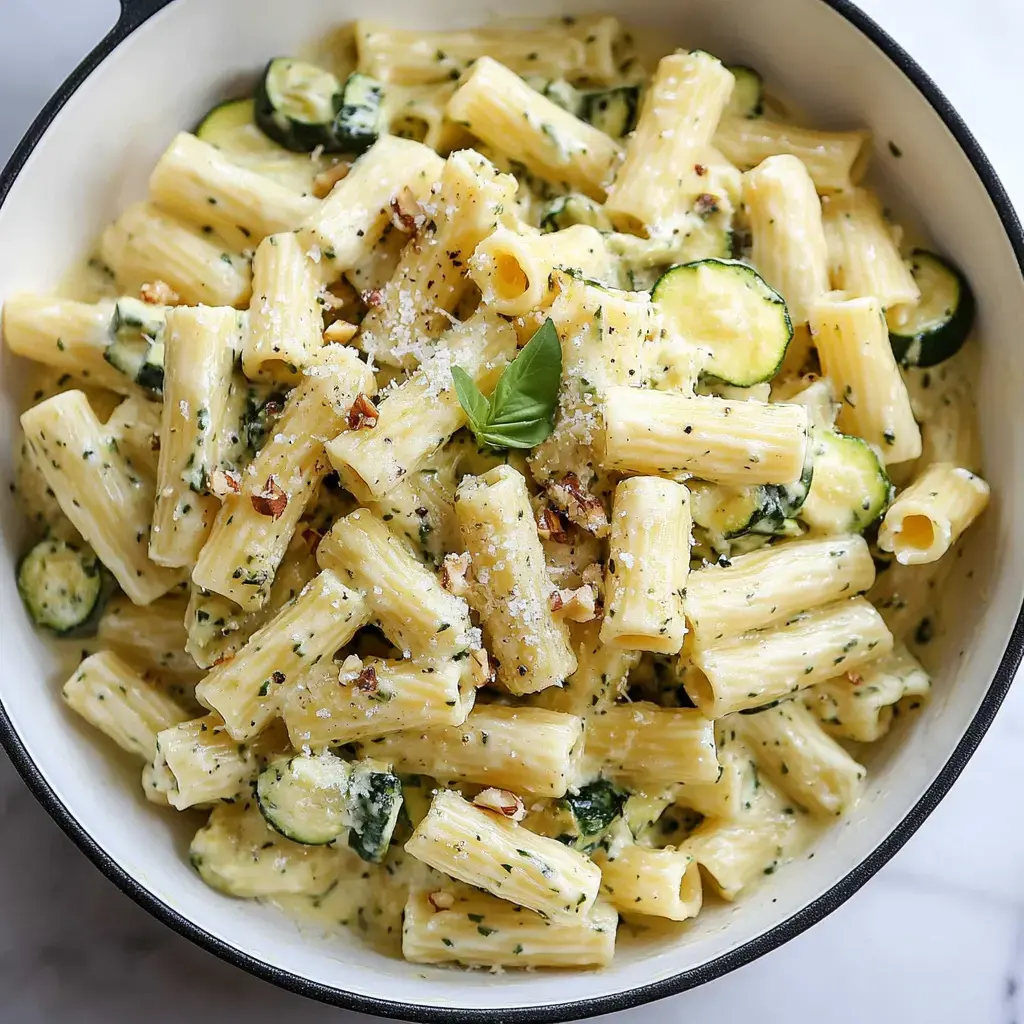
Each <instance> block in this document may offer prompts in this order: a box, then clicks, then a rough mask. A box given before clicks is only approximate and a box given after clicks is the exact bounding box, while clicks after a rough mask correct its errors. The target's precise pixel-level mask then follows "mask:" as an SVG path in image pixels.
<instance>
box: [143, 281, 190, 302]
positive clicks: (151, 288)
mask: <svg viewBox="0 0 1024 1024" xmlns="http://www.w3.org/2000/svg"><path fill="white" fill-rule="evenodd" d="M139 298H140V299H142V301H143V302H148V303H149V304H150V305H151V306H180V305H181V296H180V295H179V294H178V293H177V292H176V291H175V290H174V289H173V288H172V287H171V286H170V285H169V284H168V283H167V282H166V281H161V280H160V279H159V278H157V279H156V280H155V281H147V282H146V283H145V284H144V285H143V286H142V287H141V288H140V289H139Z"/></svg>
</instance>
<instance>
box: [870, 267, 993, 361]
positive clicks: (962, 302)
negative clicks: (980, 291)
mask: <svg viewBox="0 0 1024 1024" xmlns="http://www.w3.org/2000/svg"><path fill="white" fill-rule="evenodd" d="M909 262H910V273H911V274H912V275H913V277H914V280H915V281H916V282H917V286H918V288H920V289H921V301H920V302H919V303H918V304H917V305H916V306H894V307H892V308H891V309H890V310H889V311H888V312H887V313H886V320H887V321H888V324H889V343H890V344H891V345H892V351H893V355H895V356H896V361H897V362H898V363H900V364H901V365H902V366H935V365H936V364H937V363H941V362H942V361H943V360H945V359H949V357H950V356H954V355H956V353H957V352H959V351H960V349H961V348H962V347H963V343H964V342H965V341H966V340H967V336H968V334H970V333H971V327H972V326H973V325H974V311H975V301H974V292H973V291H972V290H971V286H970V284H968V282H967V278H966V277H964V275H963V274H962V273H961V272H960V270H959V269H958V268H957V267H955V266H954V265H953V264H952V263H950V262H949V261H948V260H945V259H943V258H942V257H941V256H936V255H935V253H933V252H927V251H926V250H924V249H915V250H914V251H913V252H912V253H911V254H910V261H909Z"/></svg>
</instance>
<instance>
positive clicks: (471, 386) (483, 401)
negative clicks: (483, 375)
mask: <svg viewBox="0 0 1024 1024" xmlns="http://www.w3.org/2000/svg"><path fill="white" fill-rule="evenodd" d="M452 383H453V384H454V385H455V394H456V395H457V396H458V398H459V402H460V403H461V405H462V408H463V409H465V410H466V415H467V416H468V417H469V427H470V430H472V431H473V433H474V434H476V435H477V436H479V434H480V431H481V430H483V429H484V427H485V426H486V425H487V420H488V419H489V418H490V415H491V403H490V402H489V401H488V400H487V398H486V396H485V395H483V394H482V393H481V391H480V389H479V388H478V387H477V386H476V382H475V381H474V380H473V378H472V377H470V375H469V374H468V373H466V371H465V370H464V369H463V368H462V367H461V366H453V367H452Z"/></svg>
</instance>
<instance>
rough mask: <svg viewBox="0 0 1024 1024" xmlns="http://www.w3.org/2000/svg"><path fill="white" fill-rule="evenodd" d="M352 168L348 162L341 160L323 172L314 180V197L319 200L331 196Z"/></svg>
mask: <svg viewBox="0 0 1024 1024" xmlns="http://www.w3.org/2000/svg"><path fill="white" fill-rule="evenodd" d="M351 167H352V165H351V164H350V163H349V162H348V161H347V160H339V161H338V162H337V163H336V164H331V166H330V167H328V168H326V169H325V170H322V171H321V172H320V173H319V174H317V175H316V177H315V178H313V195H315V196H316V197H317V199H326V198H327V197H328V196H329V195H330V194H331V189H333V188H334V186H335V185H337V184H338V182H339V181H341V179H342V178H344V177H345V176H346V175H347V174H348V172H349V170H350V169H351Z"/></svg>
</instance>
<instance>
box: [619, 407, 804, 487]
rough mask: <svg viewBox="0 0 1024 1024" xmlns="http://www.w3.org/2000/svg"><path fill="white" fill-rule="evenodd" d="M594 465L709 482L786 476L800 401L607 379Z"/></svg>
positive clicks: (798, 456) (790, 478)
mask: <svg viewBox="0 0 1024 1024" xmlns="http://www.w3.org/2000/svg"><path fill="white" fill-rule="evenodd" d="M604 420H605V449H604V458H603V461H602V465H603V466H604V468H605V469H610V470H615V471H616V472H620V473H636V474H642V475H645V476H661V477H667V478H668V479H670V480H672V479H676V480H685V479H686V478H687V477H690V476H694V477H697V478H699V479H701V480H710V481H711V482H712V483H720V484H736V485H738V486H741V487H742V486H745V485H748V484H762V483H763V484H771V483H775V484H781V483H793V482H794V481H796V480H799V479H800V476H801V473H802V472H803V466H804V457H805V454H806V449H807V444H808V439H807V434H808V416H807V410H806V409H805V408H804V407H803V406H801V405H787V404H783V403H778V404H774V403H773V404H768V403H766V402H752V401H751V402H737V401H735V400H733V399H727V398H714V397H704V396H698V397H696V398H688V397H686V396H685V395H681V394H675V393H672V392H665V391H652V390H649V389H647V388H631V387H612V388H609V389H608V394H607V397H606V399H605V406H604Z"/></svg>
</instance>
